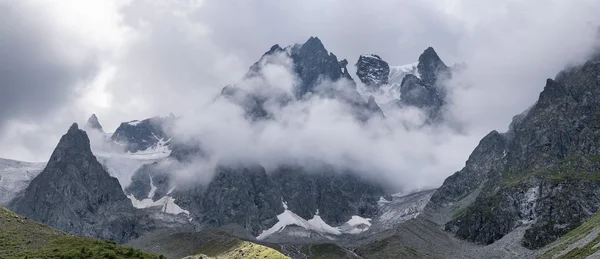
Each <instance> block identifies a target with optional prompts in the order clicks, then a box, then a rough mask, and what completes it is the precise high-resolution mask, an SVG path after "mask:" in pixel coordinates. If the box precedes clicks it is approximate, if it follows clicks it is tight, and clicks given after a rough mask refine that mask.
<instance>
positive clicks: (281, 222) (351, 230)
mask: <svg viewBox="0 0 600 259" xmlns="http://www.w3.org/2000/svg"><path fill="white" fill-rule="evenodd" d="M282 204H283V207H284V209H285V210H284V211H283V213H281V214H279V215H277V220H278V221H277V223H275V225H273V226H272V227H271V228H269V229H267V230H263V232H261V233H260V235H258V236H257V237H256V239H258V240H263V239H265V238H267V237H269V236H271V235H273V234H276V233H279V232H282V231H283V230H284V229H285V228H286V227H287V226H298V227H301V228H303V229H305V230H309V231H314V232H317V233H319V234H322V235H323V236H325V237H327V238H329V239H331V237H330V236H332V235H333V236H339V235H341V234H358V233H361V232H364V231H366V230H367V229H369V227H370V226H371V222H370V221H371V219H367V218H362V217H360V216H352V218H351V219H350V220H349V221H348V222H346V223H344V224H343V225H342V226H340V227H333V226H331V225H329V224H327V223H326V222H325V221H324V220H323V219H322V218H321V216H319V211H318V210H317V212H316V213H315V215H314V216H313V217H312V218H311V219H309V220H305V219H303V218H302V217H300V216H298V215H297V214H296V213H294V212H292V211H290V210H289V209H288V206H287V204H286V202H284V201H282ZM288 234H291V235H294V234H299V233H297V232H293V231H292V232H291V233H288ZM302 235H303V236H304V235H305V233H302Z"/></svg>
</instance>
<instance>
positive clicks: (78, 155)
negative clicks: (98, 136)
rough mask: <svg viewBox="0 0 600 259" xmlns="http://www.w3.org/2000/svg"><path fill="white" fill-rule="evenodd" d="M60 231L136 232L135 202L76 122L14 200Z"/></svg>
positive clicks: (121, 235) (124, 236) (112, 235)
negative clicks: (127, 195) (100, 160)
mask: <svg viewBox="0 0 600 259" xmlns="http://www.w3.org/2000/svg"><path fill="white" fill-rule="evenodd" d="M10 207H11V208H12V209H13V210H14V211H15V212H17V213H18V214H21V215H24V216H28V217H31V218H33V219H35V220H37V221H40V222H42V223H44V224H48V225H50V226H52V227H55V228H57V229H60V230H62V231H65V232H68V233H71V234H74V235H82V236H89V237H97V238H102V239H113V240H116V241H119V242H122V241H125V240H128V239H130V238H131V237H132V235H134V220H133V210H134V209H133V206H132V204H131V201H130V200H129V199H128V198H127V197H126V196H125V194H123V191H122V190H121V186H120V184H119V182H118V180H117V179H116V178H113V177H111V176H110V175H109V174H108V173H107V172H106V171H105V170H104V168H103V167H102V165H100V163H99V162H98V161H97V160H96V157H95V156H94V155H93V154H92V152H91V150H90V143H89V140H88V137H87V134H86V133H85V132H84V131H82V130H80V129H78V127H77V124H73V125H72V126H71V127H70V128H69V131H68V132H67V134H65V135H63V136H62V138H61V139H60V142H59V143H58V145H57V147H56V149H55V150H54V152H53V153H52V156H51V157H50V160H49V161H48V164H47V166H46V168H45V169H44V170H43V171H42V172H41V173H40V174H39V175H38V176H37V177H36V178H34V179H33V180H32V181H31V184H30V185H29V186H28V187H27V189H25V191H24V193H23V195H22V196H21V197H19V198H17V199H16V200H14V201H13V202H12V203H11V206H10Z"/></svg>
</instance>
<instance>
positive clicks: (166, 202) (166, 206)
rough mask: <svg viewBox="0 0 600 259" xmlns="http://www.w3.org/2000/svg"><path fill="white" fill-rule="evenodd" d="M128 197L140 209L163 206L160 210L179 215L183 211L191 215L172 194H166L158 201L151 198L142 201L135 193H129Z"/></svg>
mask: <svg viewBox="0 0 600 259" xmlns="http://www.w3.org/2000/svg"><path fill="white" fill-rule="evenodd" d="M127 198H129V199H130V200H131V203H132V204H133V207H135V208H138V209H144V208H151V207H161V208H160V211H162V212H164V213H168V214H174V215H179V214H181V213H184V214H186V215H187V216H188V217H189V215H190V212H189V211H187V210H184V209H182V208H181V207H179V205H177V204H175V199H173V197H171V196H165V197H162V198H160V199H158V200H156V201H153V200H152V199H150V198H148V199H143V200H141V201H140V200H138V199H136V198H135V197H134V196H133V195H127Z"/></svg>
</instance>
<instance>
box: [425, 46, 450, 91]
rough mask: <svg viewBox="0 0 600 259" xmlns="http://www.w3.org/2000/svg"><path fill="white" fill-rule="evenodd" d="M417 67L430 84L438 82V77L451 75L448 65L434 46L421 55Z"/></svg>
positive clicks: (426, 82)
mask: <svg viewBox="0 0 600 259" xmlns="http://www.w3.org/2000/svg"><path fill="white" fill-rule="evenodd" d="M417 69H418V70H419V75H420V76H421V79H423V82H424V83H425V84H428V85H435V84H436V83H438V79H441V78H442V77H443V76H449V68H448V66H446V64H444V62H443V61H442V60H441V59H440V57H439V56H438V54H437V53H436V52H435V50H434V49H433V48H432V47H429V48H427V49H426V50H425V51H423V54H421V56H419V64H418V65H417Z"/></svg>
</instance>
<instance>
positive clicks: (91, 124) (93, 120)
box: [85, 114, 104, 132]
mask: <svg viewBox="0 0 600 259" xmlns="http://www.w3.org/2000/svg"><path fill="white" fill-rule="evenodd" d="M85 128H86V129H95V130H97V131H100V132H104V130H103V129H102V125H100V122H99V121H98V117H96V114H92V116H91V117H90V118H89V119H88V120H87V123H86V124H85Z"/></svg>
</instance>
